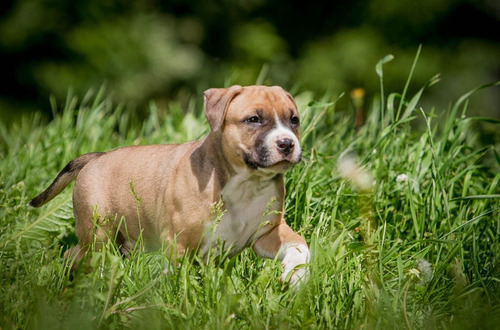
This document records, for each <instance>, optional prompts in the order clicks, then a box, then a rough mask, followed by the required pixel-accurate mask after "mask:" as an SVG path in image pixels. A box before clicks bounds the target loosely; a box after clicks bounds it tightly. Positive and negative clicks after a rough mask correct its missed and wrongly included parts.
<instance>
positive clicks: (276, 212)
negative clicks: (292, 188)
mask: <svg viewBox="0 0 500 330" xmlns="http://www.w3.org/2000/svg"><path fill="white" fill-rule="evenodd" d="M277 194H278V191H277V189H276V185H275V184H274V183H273V182H260V181H241V180H237V179H234V180H230V181H229V182H228V184H227V185H226V187H224V189H223V190H222V196H221V198H222V202H223V211H222V212H223V213H222V216H219V217H217V218H216V220H214V221H211V222H210V223H209V224H207V225H206V227H205V233H204V239H203V243H202V246H201V252H202V254H204V255H205V254H206V253H207V252H208V249H210V248H211V247H213V246H215V245H216V244H220V243H222V244H224V249H225V250H227V249H231V252H233V253H238V252H239V251H241V250H242V249H243V248H245V247H247V246H249V245H251V243H252V240H254V239H256V238H258V237H259V236H260V235H261V234H263V233H264V232H265V231H266V230H269V226H267V227H266V225H267V224H270V223H272V222H276V221H279V219H280V212H281V204H280V202H278V200H281V199H280V198H279V196H278V195H277Z"/></svg>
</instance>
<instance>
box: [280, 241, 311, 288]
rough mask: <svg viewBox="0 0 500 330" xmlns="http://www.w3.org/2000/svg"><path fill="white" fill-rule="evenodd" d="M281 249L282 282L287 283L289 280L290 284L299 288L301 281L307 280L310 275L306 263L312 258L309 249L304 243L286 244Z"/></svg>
mask: <svg viewBox="0 0 500 330" xmlns="http://www.w3.org/2000/svg"><path fill="white" fill-rule="evenodd" d="M281 250H282V252H281V253H282V256H283V259H282V261H281V266H282V267H283V274H282V275H281V282H282V283H285V282H286V281H287V280H288V283H289V284H290V286H292V287H294V288H298V287H299V285H300V284H301V283H304V282H306V281H307V278H308V276H309V271H308V268H307V265H306V264H307V263H308V262H309V259H310V253H309V249H308V248H307V246H305V245H303V244H288V245H284V246H283V247H282V249H281Z"/></svg>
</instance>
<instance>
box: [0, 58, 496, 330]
mask: <svg viewBox="0 0 500 330" xmlns="http://www.w3.org/2000/svg"><path fill="white" fill-rule="evenodd" d="M388 59H389V58H388V57H386V58H385V59H384V60H382V61H381V62H380V65H378V66H377V68H376V70H377V73H378V75H379V77H380V78H382V77H384V78H385V77H386V76H387V74H384V71H383V70H384V69H385V66H382V64H383V63H386V62H387V61H388ZM434 82H435V80H434V79H433V80H431V81H430V82H429V83H428V84H427V85H425V86H424V87H423V88H422V90H421V91H418V92H417V93H416V94H414V95H413V96H412V95H411V94H409V92H408V88H406V87H403V88H402V91H401V92H397V93H387V92H386V89H385V88H384V86H383V85H382V92H383V94H384V95H386V97H382V98H381V99H376V100H374V101H373V103H372V104H371V106H370V107H369V116H368V117H367V118H366V120H365V123H364V125H363V126H362V127H360V128H359V129H358V130H356V129H355V125H354V119H353V118H352V117H351V116H350V115H346V113H339V112H337V111H336V102H337V100H338V98H337V97H336V98H332V97H326V96H325V98H324V99H323V100H318V101H314V102H311V93H303V94H299V95H296V101H297V104H298V106H299V109H300V112H301V115H302V120H301V123H302V136H301V140H302V144H303V149H304V161H303V163H302V164H301V165H299V166H296V167H295V168H294V169H293V170H292V171H291V172H290V173H288V174H287V176H286V177H287V180H286V188H287V198H286V203H285V208H286V212H287V221H288V223H289V224H290V225H291V226H292V228H293V229H294V230H296V231H297V232H298V233H300V234H301V235H303V236H304V237H305V238H306V240H307V241H308V243H309V245H310V247H311V251H312V256H313V259H312V262H311V265H310V267H311V278H310V280H309V282H308V283H306V284H305V285H304V286H303V287H302V288H301V289H300V290H298V292H294V291H293V290H289V289H288V288H286V286H282V285H281V284H280V282H279V275H280V272H281V269H280V264H279V262H277V261H276V260H264V259H261V258H258V257H257V256H256V255H255V254H254V253H253V252H252V251H251V250H246V251H244V252H243V253H242V254H240V255H239V256H237V257H234V258H231V259H229V260H209V262H208V263H207V264H205V263H203V262H201V261H200V262H198V263H196V262H191V261H190V260H189V258H184V259H183V260H181V262H180V263H179V264H178V265H172V264H169V263H168V262H167V260H166V258H165V256H164V253H165V252H164V251H158V252H155V253H142V252H140V251H139V250H140V249H136V250H134V251H132V253H131V254H132V255H131V258H127V259H123V258H122V257H121V256H120V253H119V251H118V250H117V248H116V247H115V246H113V245H112V244H109V245H107V246H106V247H105V248H104V249H103V250H102V251H100V252H94V253H93V258H92V265H93V266H94V271H92V272H90V273H88V274H85V273H83V272H79V273H77V274H76V276H75V278H74V279H72V280H70V278H69V275H68V272H67V267H66V266H65V265H64V262H63V259H62V254H63V252H64V250H66V249H67V247H68V245H74V244H75V239H76V238H75V237H74V233H73V217H72V215H71V203H70V196H71V191H70V189H67V190H65V191H64V192H63V193H61V195H60V196H59V197H57V198H56V199H54V200H53V201H52V202H51V203H50V204H48V205H47V206H44V207H42V208H41V209H40V210H38V209H29V208H27V207H26V206H25V205H26V202H27V201H28V200H29V199H30V198H32V197H33V196H34V195H36V194H37V193H38V192H40V191H41V190H42V189H44V188H45V187H46V186H47V185H48V184H49V183H50V181H51V180H52V179H53V178H54V177H55V175H56V174H57V172H58V171H59V170H60V168H62V167H63V166H64V165H65V164H66V163H67V162H68V161H69V160H71V159H72V158H74V157H75V156H77V155H79V154H82V153H85V152H90V151H105V150H109V149H112V148H116V147H119V146H123V145H129V144H153V143H167V142H168V143H171V142H182V141H187V140H189V139H194V138H199V137H200V136H202V135H204V134H206V132H207V130H208V125H207V124H206V123H205V120H204V118H203V115H202V113H201V111H200V110H201V109H200V106H196V104H195V103H191V104H192V105H191V108H190V111H189V112H188V113H187V114H186V115H184V114H183V111H182V110H181V107H180V105H179V104H177V103H171V104H170V105H169V110H170V111H169V113H168V115H167V114H166V113H164V112H161V111H158V109H157V108H156V106H155V104H151V106H150V108H149V114H148V116H147V118H146V119H145V120H138V119H137V118H135V117H134V116H133V115H131V114H130V112H127V111H126V110H125V109H124V108H123V107H119V106H118V107H117V106H114V105H113V104H112V102H111V99H110V98H109V97H108V96H107V92H106V91H105V89H101V90H99V91H97V92H92V91H91V92H89V93H88V94H87V95H85V96H84V97H83V98H82V100H81V101H78V100H77V98H76V97H75V96H73V95H71V94H69V95H68V97H67V101H66V103H65V104H64V105H63V107H62V112H61V114H59V115H56V116H55V118H54V120H53V121H51V122H49V123H41V121H40V118H39V117H38V116H32V117H30V118H25V119H24V120H23V121H22V122H20V123H19V124H17V125H16V126H15V127H12V128H6V127H4V126H3V125H2V126H0V133H1V136H2V144H1V145H0V151H1V158H0V168H1V171H0V197H1V198H0V201H1V202H0V203H1V207H0V235H1V240H0V272H1V273H0V281H1V282H0V290H1V291H0V310H2V314H1V315H0V325H1V327H2V328H3V329H9V328H26V327H29V328H54V327H55V328H72V327H76V328H123V327H127V328H148V329H149V328H176V329H177V328H181V329H182V328H208V329H215V328H217V329H219V328H222V327H224V328H237V329H240V328H287V329H288V328H326V329H330V328H359V327H368V328H382V329H387V328H402V327H404V326H405V325H406V326H407V327H408V328H424V327H426V328H427V327H431V328H457V327H458V328H471V327H483V328H492V327H495V326H496V325H497V324H498V321H500V320H499V315H500V294H499V293H500V284H499V283H500V277H499V276H500V263H499V260H500V259H499V257H500V221H499V219H500V198H499V193H500V191H499V181H500V174H499V171H498V169H499V167H500V161H498V159H499V157H498V152H499V149H498V148H499V146H498V145H493V146H491V145H483V144H481V139H480V136H478V134H477V133H476V131H475V130H474V127H475V125H476V123H477V121H478V120H485V119H483V118H475V117H468V116H467V105H468V100H469V98H470V97H472V95H473V94H474V93H475V92H477V91H478V90H479V89H480V88H482V87H490V88H491V87H492V86H491V85H489V86H482V87H480V88H478V89H476V90H473V91H471V92H470V93H467V94H465V95H464V97H463V98H461V99H459V100H458V101H457V102H456V103H455V104H454V105H453V106H451V107H450V108H449V109H448V111H446V114H445V115H443V117H444V118H438V116H437V114H436V111H435V110H434V109H423V108H421V107H420V106H419V104H420V103H421V100H420V97H421V95H422V92H424V90H425V87H428V86H429V85H432V84H433V83H434ZM410 84H411V82H410V79H408V83H407V86H408V85H410ZM493 88H495V87H493ZM340 97H342V96H340ZM52 103H53V104H54V107H57V106H56V104H55V102H52ZM417 119H419V120H422V121H423V122H424V124H425V125H424V127H423V128H415V127H414V126H413V125H412V123H413V122H415V120H417ZM438 119H442V120H438ZM492 124H493V125H498V122H497V121H492ZM349 157H350V159H351V160H352V161H350V162H346V161H345V159H347V158H349ZM346 164H347V165H346ZM363 180H364V181H363Z"/></svg>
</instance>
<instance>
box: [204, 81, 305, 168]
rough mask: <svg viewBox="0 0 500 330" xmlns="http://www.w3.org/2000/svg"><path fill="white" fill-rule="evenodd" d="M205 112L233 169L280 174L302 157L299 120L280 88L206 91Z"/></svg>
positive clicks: (286, 94)
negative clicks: (220, 138)
mask: <svg viewBox="0 0 500 330" xmlns="http://www.w3.org/2000/svg"><path fill="white" fill-rule="evenodd" d="M205 114H206V117H207V120H208V122H209V123H210V128H211V130H212V132H213V133H220V134H221V136H222V147H223V149H224V154H225V155H226V158H227V159H228V161H229V162H230V163H231V165H233V166H234V167H236V168H247V169H249V170H252V171H258V172H261V173H265V174H274V173H281V172H284V171H286V170H288V169H290V168H291V167H292V166H293V165H295V164H297V163H298V162H300V160H301V155H302V151H301V148H300V144H299V127H300V119H299V113H298V111H297V106H296V104H295V102H294V100H293V98H292V96H291V95H290V94H289V93H287V92H286V91H285V90H283V89H282V88H281V87H265V86H248V87H241V86H232V87H230V88H216V89H209V90H207V91H206V92H205Z"/></svg>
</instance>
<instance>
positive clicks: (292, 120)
mask: <svg viewBox="0 0 500 330" xmlns="http://www.w3.org/2000/svg"><path fill="white" fill-rule="evenodd" d="M290 123H291V124H292V125H293V126H299V124H300V120H299V117H297V116H292V118H290Z"/></svg>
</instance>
